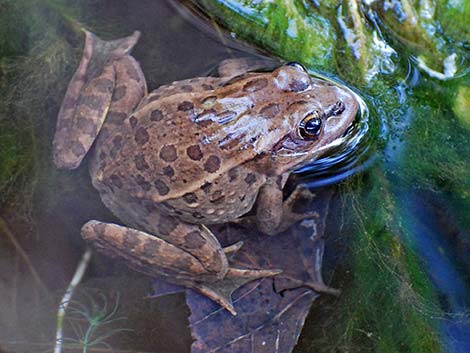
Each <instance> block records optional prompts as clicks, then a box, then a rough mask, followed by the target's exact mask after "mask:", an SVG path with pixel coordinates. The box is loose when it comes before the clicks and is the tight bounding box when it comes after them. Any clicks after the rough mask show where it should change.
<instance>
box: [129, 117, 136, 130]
mask: <svg viewBox="0 0 470 353" xmlns="http://www.w3.org/2000/svg"><path fill="white" fill-rule="evenodd" d="M129 124H130V125H131V127H132V128H135V126H136V125H137V118H136V117H135V116H131V117H130V118H129Z"/></svg>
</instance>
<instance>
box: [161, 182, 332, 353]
mask: <svg viewBox="0 0 470 353" xmlns="http://www.w3.org/2000/svg"><path fill="white" fill-rule="evenodd" d="M330 198H331V191H329V190H322V191H320V192H319V193H318V195H317V197H315V199H314V200H313V201H312V202H311V204H310V205H302V208H305V207H308V208H309V209H315V210H316V211H317V212H318V214H319V217H318V218H317V219H314V220H304V221H303V222H301V223H299V224H296V225H294V226H293V227H291V228H290V229H289V230H288V231H286V232H284V233H281V234H278V235H274V236H267V235H264V234H260V233H259V232H256V230H247V229H245V228H243V227H240V226H234V225H221V226H216V227H212V229H213V230H214V232H215V234H217V237H218V238H219V240H220V242H221V244H222V245H223V246H226V245H230V244H233V243H235V242H237V241H240V240H243V242H244V245H243V247H242V248H241V249H240V250H239V251H238V252H237V253H235V254H233V255H232V256H231V257H230V263H231V264H232V265H234V266H237V267H241V268H244V267H247V268H260V269H282V270H283V272H282V273H281V274H280V275H278V276H276V277H271V278H263V279H260V280H256V281H253V282H251V283H248V284H247V285H245V286H243V287H242V288H240V289H238V290H236V291H235V292H234V294H233V297H232V298H233V303H234V307H235V310H236V311H237V315H236V316H232V315H231V314H230V313H229V312H228V311H227V310H224V309H223V308H221V307H220V306H219V305H218V304H217V303H215V302H213V301H212V300H210V299H208V298H206V297H205V296H203V295H201V294H199V293H197V292H195V291H193V290H191V289H186V303H187V304H188V306H189V308H190V310H191V316H190V317H189V323H190V328H191V334H192V336H193V339H194V341H193V344H192V346H191V352H192V353H215V352H217V353H238V352H239V353H249V352H252V353H261V352H266V353H289V352H292V350H293V349H294V346H295V344H296V343H297V340H298V338H299V336H300V333H301V330H302V327H303V324H304V321H305V318H306V316H307V314H308V312H309V309H310V306H311V305H312V303H313V301H314V300H315V299H316V298H317V297H318V295H319V294H318V293H319V292H329V293H336V290H334V289H332V288H329V287H327V286H326V285H325V284H324V283H323V280H322V276H321V272H320V271H321V263H322V257H323V246H324V242H323V233H324V229H325V220H326V216H327V213H328V206H329V201H330ZM153 289H154V296H161V295H165V294H170V293H174V292H177V291H181V290H183V288H181V287H178V286H174V285H171V284H166V283H165V282H162V281H161V280H160V279H155V280H154V288H153Z"/></svg>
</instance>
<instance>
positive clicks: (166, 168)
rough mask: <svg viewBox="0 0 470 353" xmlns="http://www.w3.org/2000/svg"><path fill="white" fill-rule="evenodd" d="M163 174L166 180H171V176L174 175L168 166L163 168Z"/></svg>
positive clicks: (173, 171)
mask: <svg viewBox="0 0 470 353" xmlns="http://www.w3.org/2000/svg"><path fill="white" fill-rule="evenodd" d="M163 174H164V175H166V176H167V177H168V178H171V177H172V176H173V175H175V170H174V169H173V168H172V167H171V166H169V165H168V166H166V167H165V168H163Z"/></svg>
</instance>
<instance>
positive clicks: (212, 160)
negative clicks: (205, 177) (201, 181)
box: [204, 155, 220, 173]
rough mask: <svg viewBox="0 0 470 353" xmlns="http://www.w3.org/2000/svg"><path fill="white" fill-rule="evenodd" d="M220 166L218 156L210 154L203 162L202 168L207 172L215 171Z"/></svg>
mask: <svg viewBox="0 0 470 353" xmlns="http://www.w3.org/2000/svg"><path fill="white" fill-rule="evenodd" d="M219 168H220V158H219V157H217V156H215V155H212V156H210V157H209V158H208V159H207V161H206V162H205V163H204V170H205V171H207V172H209V173H215V172H216V171H218V170H219Z"/></svg>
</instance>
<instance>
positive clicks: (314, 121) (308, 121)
mask: <svg viewBox="0 0 470 353" xmlns="http://www.w3.org/2000/svg"><path fill="white" fill-rule="evenodd" d="M322 131H323V124H322V120H321V114H320V112H318V111H314V112H312V113H310V114H308V115H307V116H306V117H305V118H304V119H303V120H302V121H301V122H300V124H299V128H298V133H299V136H300V137H301V138H303V139H304V140H316V139H317V138H318V136H320V134H321V133H322Z"/></svg>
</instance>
